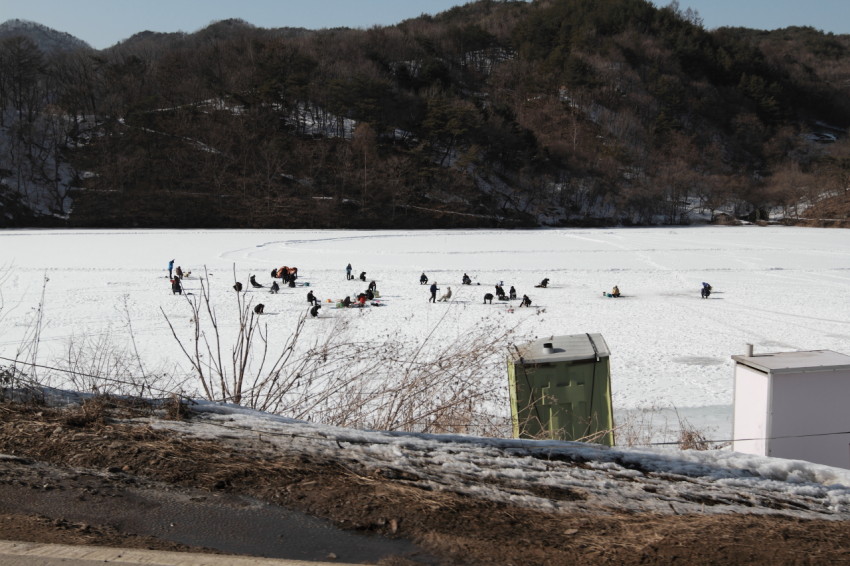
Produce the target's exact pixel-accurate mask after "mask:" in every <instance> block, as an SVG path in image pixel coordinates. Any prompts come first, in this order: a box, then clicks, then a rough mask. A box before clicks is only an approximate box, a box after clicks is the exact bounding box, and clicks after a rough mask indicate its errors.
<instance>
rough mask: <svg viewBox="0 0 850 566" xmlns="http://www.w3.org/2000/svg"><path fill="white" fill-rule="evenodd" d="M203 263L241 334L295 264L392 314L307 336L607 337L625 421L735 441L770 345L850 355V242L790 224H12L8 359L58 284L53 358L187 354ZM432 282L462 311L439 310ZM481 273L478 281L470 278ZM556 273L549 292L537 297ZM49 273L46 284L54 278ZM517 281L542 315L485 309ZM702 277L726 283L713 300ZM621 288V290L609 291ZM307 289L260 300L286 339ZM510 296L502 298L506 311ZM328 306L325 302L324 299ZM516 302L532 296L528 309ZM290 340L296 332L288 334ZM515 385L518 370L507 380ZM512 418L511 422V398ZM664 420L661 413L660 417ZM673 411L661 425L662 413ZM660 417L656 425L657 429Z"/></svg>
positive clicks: (338, 293) (357, 315)
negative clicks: (739, 386)
mask: <svg viewBox="0 0 850 566" xmlns="http://www.w3.org/2000/svg"><path fill="white" fill-rule="evenodd" d="M172 258H174V259H175V266H176V265H180V266H182V268H183V270H184V271H186V270H191V271H192V276H191V277H190V278H189V279H187V280H186V281H185V287H186V290H187V291H189V292H197V290H198V279H197V276H198V275H200V274H201V273H202V272H203V271H204V268H206V269H207V270H208V272H209V274H210V281H211V287H212V292H213V301H214V305H215V308H216V309H217V310H218V311H219V313H220V314H219V316H220V318H221V319H222V320H230V319H233V320H230V322H228V323H227V324H229V325H231V326H234V325H235V324H236V320H235V310H236V305H235V301H234V299H233V291H232V290H231V285H232V284H233V279H234V270H235V275H236V279H237V280H239V281H242V282H243V283H247V280H248V275H249V274H255V275H256V276H257V279H258V281H260V282H261V283H264V284H269V283H270V281H271V280H270V278H269V272H270V270H271V269H272V268H273V267H279V266H281V265H289V266H293V265H294V266H297V267H298V269H299V274H300V276H301V279H300V280H299V281H301V282H306V283H309V285H310V287H309V289H311V290H313V292H314V293H315V294H316V296H317V297H318V298H319V299H320V300H326V299H332V300H337V299H340V298H342V297H343V296H345V295H347V294H351V293H355V292H360V291H363V290H364V289H365V287H366V283H363V282H361V281H359V280H355V281H347V280H346V279H345V272H344V268H345V265H346V264H347V263H349V262H350V263H351V264H352V266H353V268H354V273H355V275H358V274H359V273H360V272H361V271H365V272H366V278H367V281H371V280H375V281H376V282H377V286H378V290H379V291H380V292H381V295H382V300H383V302H384V303H385V306H383V307H381V308H366V309H362V310H350V309H349V310H335V309H331V308H325V309H323V310H322V316H321V317H320V318H319V319H315V320H308V325H307V329H308V332H311V333H315V334H316V335H321V334H323V333H327V332H332V331H334V329H335V328H337V327H336V326H335V323H336V322H338V319H339V318H340V317H345V318H346V319H348V322H349V325H348V328H349V331H351V332H353V333H355V334H356V335H358V336H363V337H368V338H369V339H371V340H374V342H375V344H376V347H377V345H379V344H380V343H381V340H382V339H383V338H384V337H387V336H406V337H409V338H410V339H413V340H416V339H417V338H421V336H422V334H423V333H429V332H432V331H434V332H436V333H437V335H438V336H439V338H440V340H442V341H456V340H463V337H464V335H465V334H466V333H467V332H468V331H469V329H470V328H471V327H473V326H475V325H480V324H482V321H486V323H487V324H492V325H495V326H496V327H500V328H509V327H512V326H514V325H516V326H517V341H518V342H524V341H530V340H533V339H535V338H538V337H544V336H549V335H560V334H576V333H585V332H600V333H601V334H602V335H603V336H604V337H605V340H606V342H607V343H608V345H609V347H610V349H611V353H612V355H611V367H612V387H613V396H614V406H615V418H617V419H622V418H625V416H626V415H628V414H631V415H634V414H638V413H640V412H641V411H644V412H645V411H647V410H649V409H653V410H657V409H666V410H667V411H673V410H675V411H677V412H678V414H679V416H683V417H685V418H687V420H688V421H689V422H690V423H691V424H692V425H693V426H695V427H696V428H698V429H701V430H705V431H707V432H708V433H709V436H710V437H711V438H714V439H728V438H730V434H731V401H732V377H733V376H732V361H731V359H730V356H731V355H733V354H742V353H744V352H745V344H746V343H752V344H754V346H755V350H756V352H765V351H788V350H815V349H829V350H836V351H839V352H843V353H850V348H848V339H850V302H848V300H847V298H846V297H847V296H846V293H845V290H846V287H847V285H848V283H850V232H848V231H846V230H830V229H812V228H790V227H756V226H741V227H681V228H680V227H676V228H670V227H665V228H634V229H625V228H624V229H540V230H427V231H399V230H381V231H377V230H376V231H341V230H322V231H313V230H5V231H0V266H2V267H3V270H2V275H0V280H2V285H0V291H2V311H0V356H3V357H14V354H15V352H16V350H17V348H18V347H19V345H20V344H21V341H22V340H23V339H24V337H25V336H26V335H27V332H31V331H32V329H33V327H34V322H33V321H34V317H35V316H36V314H37V308H36V307H37V305H38V304H39V302H40V300H41V295H42V290H44V309H43V313H44V324H43V325H42V328H41V345H40V350H39V353H38V359H39V361H40V362H42V363H45V364H48V363H50V361H51V359H54V358H55V357H56V356H61V355H62V352H63V350H64V349H65V348H66V347H67V344H68V341H69V340H72V339H76V340H79V338H80V337H82V336H88V337H89V338H91V337H97V336H101V337H103V336H108V337H109V339H110V340H113V341H127V340H128V338H129V335H130V330H131V329H132V334H133V337H134V338H135V342H136V347H137V348H138V349H139V351H140V352H141V353H142V355H143V357H144V358H145V359H151V360H154V359H156V360H167V362H168V365H169V367H170V368H175V367H183V368H184V369H185V366H186V361H185V359H184V358H183V357H182V355H181V354H180V353H179V349H178V347H177V345H176V343H175V341H174V339H173V337H172V336H171V333H170V331H169V330H168V327H167V325H166V324H165V320H164V316H163V311H164V312H165V313H166V314H167V315H168V316H169V317H170V318H171V319H172V321H174V322H175V326H176V327H177V329H178V332H187V333H188V332H189V331H190V323H189V316H190V310H189V307H188V304H187V302H186V300H185V299H184V298H182V297H180V296H175V295H172V293H171V290H170V286H169V283H168V279H167V270H166V266H167V263H168V260H170V259H172ZM422 272H425V273H426V274H427V275H428V277H429V278H430V279H431V280H432V281H437V283H438V286H439V287H440V289H441V290H440V294H442V292H443V291H445V289H446V288H447V287H448V286H451V287H452V291H453V293H454V295H453V299H452V301H451V302H448V303H437V304H429V303H428V302H427V299H428V296H429V294H428V291H427V286H422V285H420V284H419V275H420V274H421V273H422ZM463 273H468V274H469V275H470V276H471V278H472V279H473V282H474V284H473V285H472V286H462V285H461V284H460V282H461V276H462V275H463ZM544 277H548V278H549V279H550V280H551V283H550V285H549V287H548V288H546V289H540V288H535V287H534V285H535V284H537V283H538V282H539V281H540V280H541V279H543V278H544ZM45 280H47V281H46V283H44V282H45ZM500 281H501V282H504V287H505V289H506V290H507V289H508V287H509V286H511V285H514V286H515V287H516V290H517V292H518V293H519V296H522V295H523V294H528V295H529V296H530V298H531V299H532V301H533V305H532V307H531V308H529V309H524V308H513V309H509V308H507V307H508V305H505V304H493V305H492V306H491V305H484V304H482V303H483V301H482V297H483V295H484V293H485V292H489V291H492V290H493V285H494V284H496V283H499V282H500ZM702 281H707V282H709V283H711V284H712V285H713V287H714V291H715V292H714V293H713V294H712V296H711V297H710V298H709V299H707V300H703V299H701V298H700V295H699V289H700V284H701V282H702ZM615 284H616V285H618V286H619V288H620V290H621V291H622V293H623V294H624V296H623V297H621V298H619V299H610V298H604V297H603V296H602V293H603V291H606V290H610V288H611V287H612V286H613V285H615ZM307 290H308V289H306V288H304V287H298V288H295V289H289V288H286V287H284V288H283V289H282V290H281V292H280V294H278V295H270V294H268V293H267V292H265V289H259V290H256V291H255V290H250V291H249V292H248V297H249V299H250V300H252V301H253V302H255V303H256V302H260V301H261V302H263V303H264V304H265V305H266V313H269V314H270V315H272V316H268V317H266V318H265V321H266V322H267V323H268V324H269V328H270V329H271V331H272V332H273V333H274V334H273V335H275V336H281V337H283V336H285V335H286V334H287V333H289V332H291V329H292V328H293V327H294V325H295V322H296V320H297V318H298V317H299V316H301V315H302V314H303V312H304V311H305V310H306V308H307V302H306V299H305V294H306V291H307ZM496 303H498V301H496ZM325 305H326V306H330V305H327V303H325ZM513 306H514V307H517V306H518V301H515V302H514V303H513ZM282 339H283V338H281V340H282ZM506 381H507V377H505V382H506ZM504 411H505V413H507V412H508V406H507V396H506V395H505V406H504ZM653 414H661V413H653ZM653 418H655V419H663V417H653ZM660 424H661V422H660V421H659V420H656V422H655V425H660Z"/></svg>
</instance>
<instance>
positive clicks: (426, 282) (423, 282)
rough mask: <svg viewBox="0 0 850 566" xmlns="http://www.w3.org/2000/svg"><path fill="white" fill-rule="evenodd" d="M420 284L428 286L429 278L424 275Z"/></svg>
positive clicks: (420, 279)
mask: <svg viewBox="0 0 850 566" xmlns="http://www.w3.org/2000/svg"><path fill="white" fill-rule="evenodd" d="M419 284H420V285H427V284H428V276H427V275H425V274H424V273H423V274H422V275H420V276H419Z"/></svg>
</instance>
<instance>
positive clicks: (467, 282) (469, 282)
mask: <svg viewBox="0 0 850 566" xmlns="http://www.w3.org/2000/svg"><path fill="white" fill-rule="evenodd" d="M461 282H462V283H463V284H464V285H472V279H470V278H469V275H467V274H466V273H464V274H463V279H462V280H461Z"/></svg>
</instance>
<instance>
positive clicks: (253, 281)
mask: <svg viewBox="0 0 850 566" xmlns="http://www.w3.org/2000/svg"><path fill="white" fill-rule="evenodd" d="M248 281H249V282H250V283H251V287H253V288H254V289H259V288H260V287H264V285H260V284H259V283H257V279H256V277H255V276H254V275H252V276H251V277H249V278H248Z"/></svg>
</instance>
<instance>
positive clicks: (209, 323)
mask: <svg viewBox="0 0 850 566" xmlns="http://www.w3.org/2000/svg"><path fill="white" fill-rule="evenodd" d="M200 283H201V285H200V289H201V290H200V294H198V295H192V296H187V297H186V300H187V301H188V302H189V304H190V307H191V310H192V317H191V318H192V324H193V327H194V333H193V337H192V338H191V339H190V340H184V339H181V338H180V336H178V333H177V331H176V329H175V328H174V325H173V324H172V323H171V321H170V320H169V319H168V316H167V315H165V313H164V311H163V315H164V316H165V318H166V321H167V322H168V325H169V327H170V329H171V332H172V335H173V336H174V339H175V340H176V341H177V342H178V344H179V346H180V348H181V350H182V352H183V354H184V355H185V357H186V359H187V360H188V361H189V363H190V364H191V366H192V368H193V373H194V374H195V377H196V379H197V381H198V383H199V386H200V389H201V390H202V391H203V395H204V396H205V398H206V399H209V400H213V401H222V402H229V403H236V404H241V405H245V406H248V407H251V408H254V409H258V410H262V411H268V412H273V413H278V414H285V415H288V416H291V417H293V418H297V419H302V420H309V421H314V422H321V423H325V424H331V425H338V426H348V427H360V428H373V429H380V430H406V431H416V432H462V433H470V434H478V435H493V436H504V435H505V434H507V433H508V432H509V430H510V428H509V420H508V419H507V418H506V416H505V415H504V411H503V410H502V408H503V407H504V406H505V401H506V399H507V395H506V387H505V383H504V381H505V377H504V376H505V367H504V363H505V362H504V355H503V353H504V352H505V351H507V348H508V345H509V343H510V341H511V338H512V336H513V334H514V329H513V328H512V329H508V330H502V329H498V328H497V327H496V325H495V324H491V323H483V324H482V325H480V326H478V327H476V328H473V329H470V330H469V331H468V332H466V333H465V334H464V339H463V340H462V341H454V340H453V341H447V342H445V344H443V343H442V342H440V343H439V344H436V343H435V344H432V342H435V341H436V340H437V337H438V336H439V333H437V332H436V330H437V328H438V327H439V324H440V323H439V322H438V323H437V325H436V326H435V328H433V329H432V330H431V332H430V333H429V334H428V335H427V336H426V337H425V338H424V339H421V340H410V341H405V340H404V339H403V338H399V337H394V336H391V337H388V339H387V341H385V342H383V343H382V344H381V345H380V347H377V348H376V346H375V344H374V343H373V342H368V341H364V340H362V339H353V338H351V336H350V332H349V331H348V328H347V322H346V321H345V319H338V320H336V321H335V323H334V324H335V326H334V327H333V328H332V329H331V330H330V331H329V332H327V333H325V334H324V336H323V337H314V338H309V337H307V336H306V334H305V332H304V324H305V320H306V318H305V317H306V315H302V316H301V317H300V318H299V319H298V321H297V323H296V325H295V327H294V328H293V329H292V331H291V334H289V335H288V337H287V338H286V340H285V341H284V342H283V344H282V346H280V347H278V348H274V351H272V350H273V349H272V347H271V337H270V336H269V331H268V327H267V325H265V324H262V323H261V321H260V318H259V317H257V316H255V315H254V314H253V309H252V308H251V305H250V301H248V300H246V298H245V294H244V293H236V298H235V300H236V301H237V307H238V314H237V316H238V325H237V330H236V336H235V338H234V339H233V342H232V343H230V344H224V340H223V337H222V325H221V323H220V322H219V320H218V317H217V315H216V312H215V310H214V309H213V307H212V302H211V295H210V287H209V281H208V276H207V274H206V273H205V274H204V276H203V277H202V278H201V282H200ZM441 320H442V319H441Z"/></svg>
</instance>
